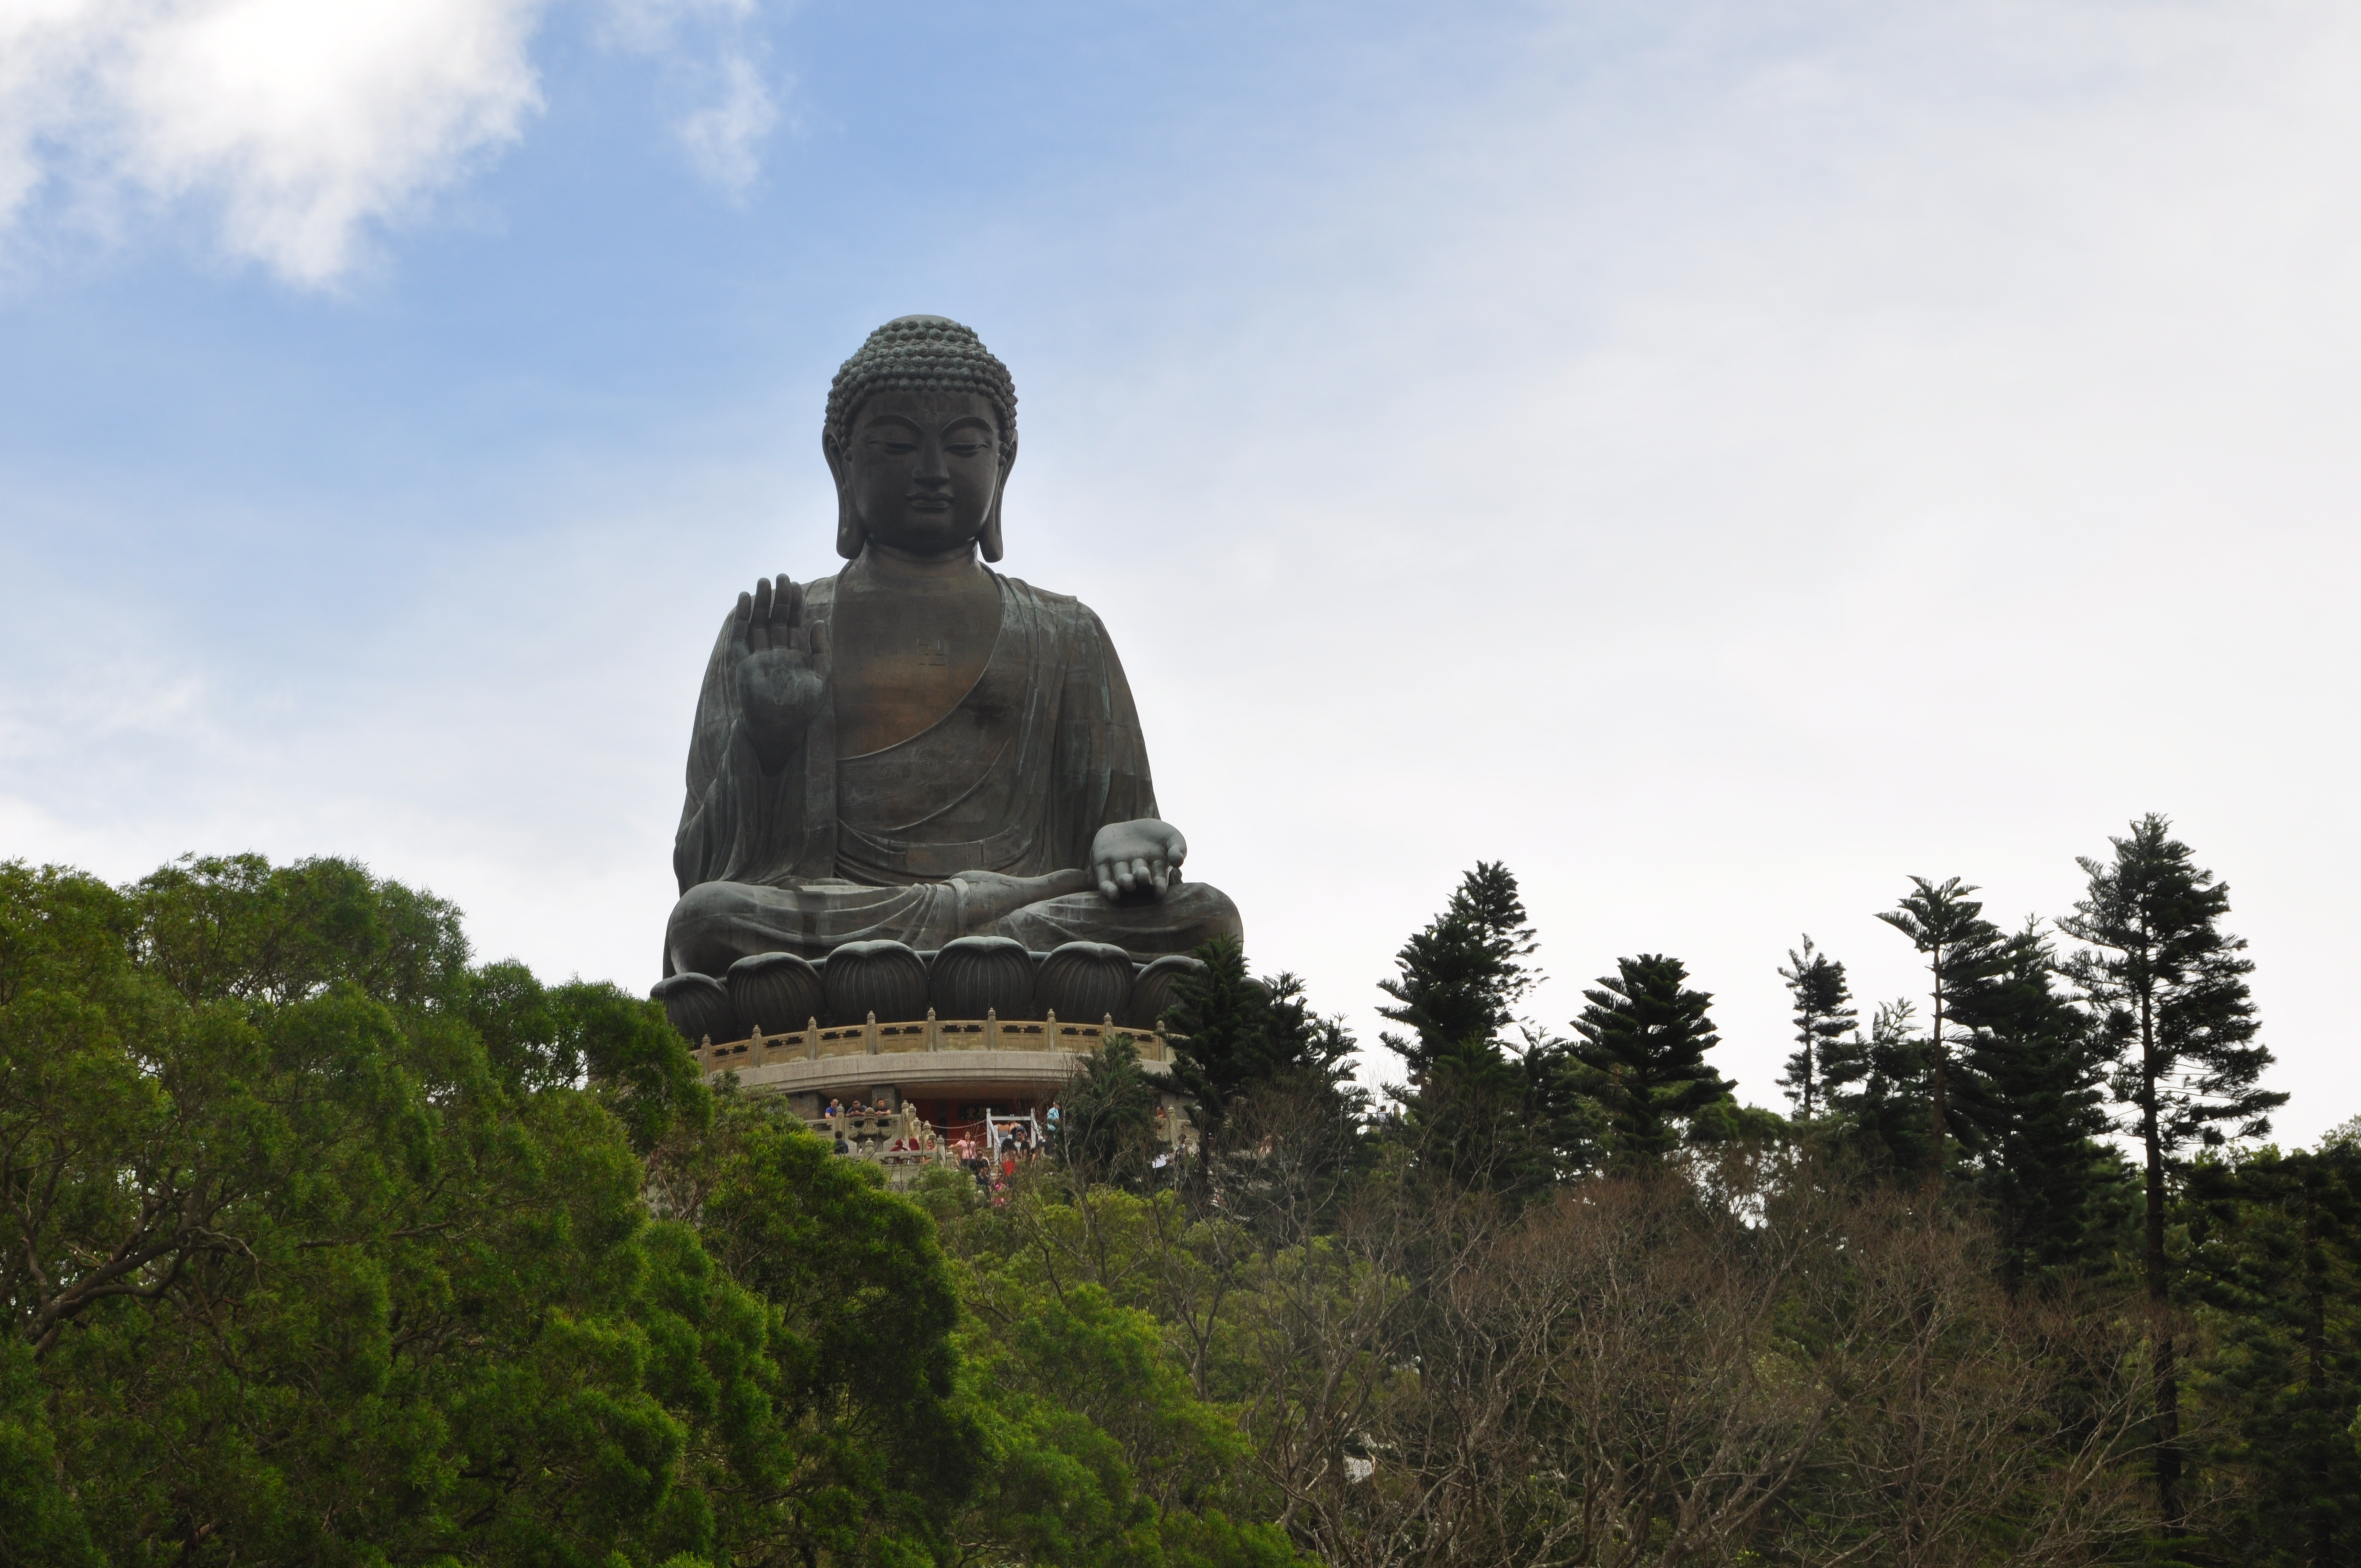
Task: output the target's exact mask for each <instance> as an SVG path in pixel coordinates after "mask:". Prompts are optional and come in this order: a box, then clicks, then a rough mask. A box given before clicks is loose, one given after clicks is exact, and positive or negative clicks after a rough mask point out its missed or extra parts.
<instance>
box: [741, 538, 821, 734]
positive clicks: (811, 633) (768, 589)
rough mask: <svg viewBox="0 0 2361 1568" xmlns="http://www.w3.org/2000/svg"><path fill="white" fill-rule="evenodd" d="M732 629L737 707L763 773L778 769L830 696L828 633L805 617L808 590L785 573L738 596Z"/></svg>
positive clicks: (757, 584) (759, 583)
mask: <svg viewBox="0 0 2361 1568" xmlns="http://www.w3.org/2000/svg"><path fill="white" fill-rule="evenodd" d="M730 630H731V635H732V639H733V650H732V651H733V653H734V655H735V658H736V661H737V665H738V667H737V670H736V671H735V673H734V677H733V678H734V680H735V682H736V685H737V690H738V710H739V712H740V713H741V714H742V715H743V716H744V717H745V720H746V733H747V735H748V737H749V738H750V739H751V740H752V741H753V743H754V754H755V756H757V757H758V758H760V759H761V760H762V763H763V771H764V772H766V773H776V772H778V771H779V769H780V768H781V767H783V766H785V763H786V760H787V758H788V757H790V756H792V755H793V754H794V753H795V751H796V748H797V747H798V746H800V745H802V744H803V739H804V731H805V730H807V729H810V728H811V721H812V720H813V719H815V718H818V717H819V710H820V704H821V703H823V702H825V701H826V700H827V699H828V631H827V629H826V628H824V627H819V626H815V625H813V624H812V623H811V622H810V621H808V620H805V619H804V591H803V589H801V588H799V587H796V585H795V583H794V581H793V580H792V579H790V578H789V577H788V576H786V575H785V574H784V573H782V574H781V575H780V576H779V580H778V584H777V586H776V587H773V585H772V584H771V583H770V581H769V580H768V579H765V580H763V581H761V582H758V583H756V584H755V585H754V591H753V592H752V593H751V594H740V595H739V596H738V614H737V617H736V620H735V622H734V624H733V625H732V627H731V629H730Z"/></svg>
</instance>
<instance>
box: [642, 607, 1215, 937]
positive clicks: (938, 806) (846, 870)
mask: <svg viewBox="0 0 2361 1568" xmlns="http://www.w3.org/2000/svg"><path fill="white" fill-rule="evenodd" d="M998 581H999V584H1000V604H1001V612H1000V630H999V634H998V636H997V637H996V639H995V640H994V644H993V648H992V653H991V657H990V659H989V660H988V661H987V663H985V666H984V670H983V674H982V675H981V676H979V677H978V678H977V680H976V683H975V685H973V686H972V687H971V688H970V689H969V691H968V693H967V695H966V696H964V697H962V698H961V700H960V702H959V703H958V705H957V706H956V707H953V708H952V710H951V711H950V712H949V713H947V714H945V715H944V716H943V717H942V718H939V719H938V720H937V721H936V722H935V723H934V724H932V725H931V726H929V727H928V729H925V730H923V731H921V732H920V733H918V734H917V735H914V736H912V737H910V738H909V739H908V740H903V741H901V742H899V743H897V744H895V745H893V746H888V747H886V748H885V749H884V750H883V751H872V752H868V753H866V754H864V755H862V756H855V757H844V756H840V755H838V753H837V746H836V720H835V707H834V693H833V692H832V691H831V692H830V693H829V699H828V700H827V701H824V702H823V703H822V704H821V708H820V713H819V716H818V718H816V719H815V720H814V721H813V723H812V726H811V728H810V729H809V730H807V732H806V735H805V738H804V742H803V746H802V749H801V751H799V752H798V753H797V754H796V755H795V756H793V757H792V758H790V760H789V761H788V762H786V764H785V766H783V767H782V768H781V769H780V770H779V771H778V772H777V773H764V772H763V767H762V764H761V762H759V761H758V760H757V759H756V757H755V754H754V748H753V745H752V741H751V740H749V739H748V738H747V736H746V734H745V733H744V728H743V725H742V723H741V719H740V718H739V712H738V703H737V698H736V694H735V692H734V691H733V689H732V685H733V682H732V671H733V668H734V664H735V660H734V657H733V652H734V641H735V631H736V628H735V625H734V621H733V620H732V619H731V618H725V619H724V620H723V621H722V625H721V634H720V636H719V638H718V639H717V640H716V641H715V643H714V648H713V656H712V658H711V659H710V660H709V661H708V663H707V664H706V669H705V685H704V688H703V689H702V691H700V692H699V694H698V696H697V723H696V729H695V730H694V732H693V733H692V735H691V737H690V740H689V750H688V798H687V802H686V805H685V806H684V807H683V809H682V812H681V819H680V831H679V833H678V835H677V836H676V837H675V839H674V843H673V870H674V872H675V874H676V876H677V877H678V879H679V883H680V891H681V899H680V902H679V903H678V904H676V905H675V906H674V908H673V914H672V918H671V920H670V922H669V923H668V925H667V927H666V931H665V943H664V947H665V952H664V972H665V973H667V974H671V973H675V972H677V971H679V970H689V969H694V970H700V971H702V972H705V973H708V974H719V973H720V972H721V971H722V970H724V969H726V968H727V967H728V965H729V964H730V963H731V962H733V961H735V960H736V959H739V958H742V957H744V956H746V955H748V954H751V953H764V952H793V953H801V954H803V955H804V956H805V957H807V958H819V957H821V956H823V955H825V954H826V953H828V952H829V951H830V950H831V949H833V948H836V947H838V946H839V945H840V944H842V943H845V942H856V941H865V940H869V939H872V938H892V939H894V940H895V941H900V942H906V943H908V944H909V945H910V946H911V947H913V948H919V949H921V950H927V949H931V948H939V947H941V946H942V945H943V944H944V943H945V942H947V941H949V940H950V939H951V938H954V937H961V936H971V935H977V934H990V935H996V936H1005V937H1014V938H1016V939H1017V940H1019V941H1021V942H1023V943H1024V944H1025V945H1026V946H1027V948H1030V949H1032V950H1034V951H1036V952H1040V951H1045V950H1047V949H1049V948H1055V947H1057V946H1058V945H1059V944H1060V943H1062V942H1070V941H1075V940H1091V941H1102V942H1112V943H1114V944H1115V945H1116V946H1119V947H1122V948H1126V949H1128V950H1130V951H1131V952H1133V953H1134V954H1136V955H1138V956H1141V957H1148V956H1152V955H1155V954H1159V953H1171V952H1186V951H1188V950H1190V949H1191V948H1194V947H1196V946H1197V945H1199V944H1200V943H1202V942H1204V941H1206V940H1208V939H1210V938H1214V937H1222V936H1232V937H1235V936H1236V935H1237V934H1238V933H1239V929H1240V927H1239V921H1238V915H1237V910H1236V908H1235V906H1234V905H1232V904H1231V903H1230V901H1229V900H1228V899H1227V898H1226V897H1224V895H1223V894H1221V893H1220V892H1218V891H1217V890H1215V889H1213V888H1212V887H1209V886H1206V885H1205V884H1204V883H1194V882H1191V883H1180V884H1179V885H1178V886H1175V887H1173V888H1172V889H1170V890H1169V891H1168V892H1167V893H1166V894H1164V896H1163V897H1161V898H1148V897H1140V898H1137V899H1133V900H1126V901H1125V902H1123V903H1120V904H1112V903H1109V902H1108V901H1107V900H1106V899H1104V897H1102V896H1101V895H1100V894H1097V893H1095V892H1089V893H1077V894H1069V895H1066V896H1062V897H1057V898H1049V899H1044V900H1041V901H1039V902H1038V903H1033V904H1029V905H1024V906H1023V907H1021V908H1018V909H1016V911H1015V912H1014V913H1010V914H996V913H994V912H993V911H990V910H984V911H978V910H976V909H975V908H974V907H973V905H976V904H978V903H980V902H982V901H981V899H980V898H979V897H978V896H977V894H976V892H975V890H974V889H973V888H972V887H971V886H970V885H968V884H965V883H957V882H952V881H950V880H947V879H949V878H950V877H951V876H952V875H953V873H955V872H967V871H987V872H1001V873H1003V874H1005V875H1007V876H1012V877H1032V876H1042V875H1046V874H1048V873H1049V872H1058V871H1063V870H1069V869H1075V868H1082V867H1085V866H1087V865H1088V864H1089V862H1090V850H1091V843H1092V839H1093V837H1094V836H1095V835H1096V834H1097V832H1098V830H1099V829H1100V828H1103V827H1104V826H1106V825H1107V824H1109V823H1115V822H1127V821H1131V820H1134V819H1136V818H1138V817H1154V816H1155V815H1156V790H1155V786H1154V784H1152V783H1151V782H1150V781H1149V778H1148V747H1147V743H1146V741H1145V740H1144V739H1143V738H1142V737H1141V735H1140V731H1139V715H1138V713H1137V710H1136V709H1135V708H1134V707H1133V706H1132V700H1131V687H1130V685H1128V684H1127V683H1126V681H1125V680H1124V676H1123V666H1122V664H1121V663H1118V662H1117V661H1116V659H1115V648H1114V646H1113V644H1111V643H1110V642H1109V641H1107V635H1106V629H1105V628H1104V626H1102V625H1101V624H1100V623H1099V618H1098V617H1097V616H1096V615H1094V614H1093V613H1092V612H1091V610H1090V609H1088V608H1087V607H1085V606H1084V605H1082V603H1081V602H1080V601H1079V600H1076V599H1073V598H1068V597H1067V596H1065V595H1063V594H1052V593H1045V592H1043V591H1041V590H1040V589H1038V588H1036V587H1032V586H1031V585H1029V584H1027V583H1024V582H1020V581H1019V580H1017V579H1016V578H1015V577H1007V576H1002V577H999V578H998ZM804 595H805V598H804V605H805V614H806V615H807V617H808V618H809V619H810V620H813V621H814V622H815V623H817V624H820V625H825V624H826V623H827V622H828V620H829V617H830V614H831V612H832V611H833V609H834V607H835V600H836V581H835V580H834V579H832V578H831V579H824V580H822V581H819V582H815V583H811V584H808V585H807V586H806V587H805V590H804Z"/></svg>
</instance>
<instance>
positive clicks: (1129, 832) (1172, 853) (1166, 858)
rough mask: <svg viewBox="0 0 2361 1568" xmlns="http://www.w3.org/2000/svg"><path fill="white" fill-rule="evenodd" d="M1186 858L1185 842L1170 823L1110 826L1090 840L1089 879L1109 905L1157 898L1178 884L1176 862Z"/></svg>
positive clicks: (1139, 821) (1148, 820)
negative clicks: (1140, 897)
mask: <svg viewBox="0 0 2361 1568" xmlns="http://www.w3.org/2000/svg"><path fill="white" fill-rule="evenodd" d="M1188 858H1189V840H1188V839H1183V838H1182V837H1180V829H1179V828H1175V827H1173V826H1172V824H1170V822H1159V821H1158V820H1156V818H1154V817H1140V818H1138V819H1137V821H1132V822H1110V823H1108V824H1107V825H1106V826H1105V827H1104V828H1100V829H1099V831H1098V837H1096V838H1094V839H1092V840H1091V875H1092V876H1093V878H1094V879H1095V880H1096V881H1097V883H1098V884H1099V893H1100V895H1101V896H1103V897H1104V898H1105V899H1106V900H1107V901H1108V902H1110V903H1112V902H1114V901H1115V900H1116V899H1119V898H1124V897H1126V896H1128V895H1131V894H1139V893H1146V894H1148V895H1149V896H1151V897H1155V898H1161V897H1163V896H1164V891H1165V889H1166V888H1168V887H1172V886H1176V885H1178V884H1179V883H1180V862H1181V861H1185V860H1187V859H1188Z"/></svg>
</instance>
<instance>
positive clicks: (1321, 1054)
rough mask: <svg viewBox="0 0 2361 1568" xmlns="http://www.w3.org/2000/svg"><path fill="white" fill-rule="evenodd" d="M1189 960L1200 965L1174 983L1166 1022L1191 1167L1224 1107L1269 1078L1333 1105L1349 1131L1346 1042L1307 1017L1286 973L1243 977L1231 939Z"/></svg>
mask: <svg viewBox="0 0 2361 1568" xmlns="http://www.w3.org/2000/svg"><path fill="white" fill-rule="evenodd" d="M1197 957H1198V959H1200V960H1201V961H1202V962H1203V964H1204V966H1205V967H1204V968H1203V969H1202V970H1199V971H1198V972H1197V973H1195V974H1192V975H1190V976H1189V977H1187V978H1186V979H1185V980H1183V981H1181V983H1180V996H1179V1000H1178V1002H1177V1003H1176V1004H1175V1005H1174V1007H1173V1009H1172V1014H1171V1019H1170V1024H1171V1028H1172V1033H1173V1040H1172V1081H1173V1083H1174V1085H1175V1086H1176V1087H1177V1088H1179V1089H1180V1091H1182V1092H1184V1093H1186V1094H1187V1095H1189V1096H1190V1099H1191V1102H1192V1103H1191V1108H1190V1116H1191V1119H1192V1120H1193V1121H1194V1123H1195V1124H1196V1127H1197V1130H1198V1145H1197V1146H1198V1154H1199V1159H1200V1164H1201V1167H1202V1162H1203V1161H1205V1160H1207V1159H1210V1158H1211V1157H1212V1155H1213V1148H1214V1146H1215V1145H1216V1144H1217V1143H1218V1142H1219V1139H1220V1135H1221V1132H1222V1129H1223V1126H1224V1124H1225V1123H1226V1121H1227V1120H1228V1117H1229V1114H1230V1112H1231V1110H1232V1108H1233V1107H1234V1106H1235V1104H1236V1103H1237V1102H1239V1101H1240V1100H1241V1099H1243V1098H1245V1097H1246V1096H1247V1095H1249V1094H1251V1093H1253V1092H1254V1091H1256V1090H1257V1088H1260V1087H1262V1086H1265V1085H1268V1084H1271V1083H1274V1082H1279V1081H1281V1080H1284V1081H1286V1082H1287V1083H1288V1084H1289V1085H1290V1090H1292V1091H1308V1092H1310V1093H1312V1095H1313V1096H1314V1097H1315V1098H1317V1099H1320V1100H1323V1101H1326V1102H1333V1108H1334V1110H1335V1111H1336V1112H1337V1113H1338V1114H1339V1115H1340V1116H1341V1117H1342V1119H1343V1120H1344V1121H1345V1122H1346V1123H1350V1124H1355V1125H1357V1123H1358V1118H1359V1115H1360V1113H1361V1098H1362V1097H1361V1096H1360V1094H1359V1091H1353V1090H1349V1089H1348V1088H1347V1087H1346V1082H1347V1080H1349V1079H1350V1077H1351V1076H1352V1065H1351V1058H1352V1055H1353V1051H1354V1048H1355V1043H1354V1039H1353V1036H1352V1035H1351V1034H1350V1033H1349V1032H1348V1031H1347V1030H1346V1029H1345V1026H1344V1025H1343V1024H1342V1023H1341V1022H1339V1021H1338V1020H1335V1019H1333V1018H1322V1017H1319V1016H1317V1015H1316V1014H1313V1013H1312V1007H1311V1003H1310V1002H1309V1001H1308V1000H1307V999H1306V998H1305V996H1304V994H1303V982H1302V981H1301V980H1299V979H1297V978H1296V977H1295V976H1294V975H1291V974H1280V975H1277V976H1271V977H1265V978H1264V979H1261V980H1257V979H1255V978H1254V977H1253V976H1252V975H1250V974H1248V973H1247V972H1246V951H1245V949H1244V948H1242V947H1241V946H1240V945H1239V944H1238V943H1237V942H1236V941H1235V939H1231V938H1221V939H1217V940H1215V941H1212V942H1208V943H1206V944H1205V945H1204V946H1203V947H1202V948H1198V949H1197ZM1356 1135H1357V1134H1356Z"/></svg>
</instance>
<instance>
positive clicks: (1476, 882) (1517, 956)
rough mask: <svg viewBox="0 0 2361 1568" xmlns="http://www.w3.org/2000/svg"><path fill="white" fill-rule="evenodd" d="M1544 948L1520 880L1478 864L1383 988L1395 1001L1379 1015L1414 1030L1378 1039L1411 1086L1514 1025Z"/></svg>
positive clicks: (1398, 960)
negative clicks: (1445, 1058)
mask: <svg viewBox="0 0 2361 1568" xmlns="http://www.w3.org/2000/svg"><path fill="white" fill-rule="evenodd" d="M1539 946H1540V940H1539V938H1537V937H1535V936H1534V934H1533V928H1532V924H1531V923H1530V922H1529V921H1528V920H1527V919H1526V916H1525V905H1524V900H1523V898H1522V896H1521V894H1519V893H1518V891H1517V879H1516V878H1515V877H1514V876H1513V875H1511V874H1510V871H1509V868H1508V867H1507V866H1506V865H1504V864H1502V863H1501V862H1499V861H1477V862H1476V869H1475V870H1474V871H1471V872H1467V873H1466V875H1465V876H1463V877H1462V878H1460V882H1459V886H1458V887H1457V889H1455V891H1454V892H1453V893H1452V894H1451V902H1450V904H1449V905H1447V906H1446V907H1445V908H1444V912H1443V913H1442V914H1440V915H1438V916H1435V917H1434V918H1433V920H1431V921H1429V922H1428V923H1427V925H1426V926H1425V927H1424V928H1423V929H1422V930H1420V931H1419V932H1418V933H1417V934H1416V935H1414V936H1412V937H1411V939H1410V940H1409V941H1408V942H1405V943H1404V944H1402V949H1401V951H1400V953H1399V954H1397V955H1396V956H1395V959H1394V964H1395V967H1396V969H1397V970H1398V971H1399V972H1398V973H1397V974H1396V976H1395V977H1394V978H1393V979H1391V980H1382V981H1378V990H1380V991H1382V992H1385V993H1386V994H1387V995H1388V996H1389V997H1390V998H1392V1004H1391V1005H1390V1006H1382V1007H1379V1008H1378V1015H1379V1016H1380V1017H1383V1018H1385V1019H1386V1020H1387V1021H1388V1022H1389V1023H1394V1024H1399V1025H1402V1026H1403V1027H1404V1028H1406V1029H1408V1030H1409V1031H1411V1032H1410V1034H1409V1035H1407V1036H1402V1035H1395V1034H1390V1033H1389V1034H1384V1035H1381V1036H1378V1038H1379V1039H1380V1040H1381V1041H1382V1042H1383V1043H1384V1044H1385V1046H1386V1047H1387V1048H1388V1049H1389V1050H1391V1051H1392V1052H1393V1053H1394V1054H1395V1055H1397V1056H1399V1057H1400V1058H1402V1060H1403V1062H1404V1063H1405V1064H1406V1065H1407V1067H1408V1068H1409V1070H1410V1081H1411V1086H1412V1087H1416V1086H1417V1085H1418V1084H1420V1083H1421V1082H1422V1081H1423V1080H1424V1079H1425V1076H1426V1072H1427V1069H1428V1068H1429V1066H1430V1065H1431V1064H1432V1063H1433V1061H1434V1059H1435V1058H1437V1057H1438V1056H1440V1055H1443V1054H1445V1053H1450V1052H1454V1051H1456V1050H1458V1049H1459V1048H1461V1047H1465V1046H1466V1045H1467V1044H1469V1043H1470V1042H1471V1041H1477V1040H1498V1039H1499V1037H1500V1036H1501V1035H1502V1033H1503V1031H1505V1030H1506V1029H1507V1028H1508V1027H1509V1026H1510V1025H1511V1024H1512V1023H1514V1022H1515V1021H1516V1016H1517V1008H1518V1006H1519V1005H1520V1004H1521V1003H1522V1002H1523V1001H1524V999H1525V996H1526V994H1527V993H1528V992H1531V991H1532V988H1533V987H1534V986H1535V985H1538V984H1539V983H1541V979H1542V976H1541V972H1540V971H1539V970H1536V969H1534V968H1533V967H1532V963H1531V961H1530V960H1531V959H1532V956H1533V953H1534V952H1535V950H1536V949H1537V948H1539Z"/></svg>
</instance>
